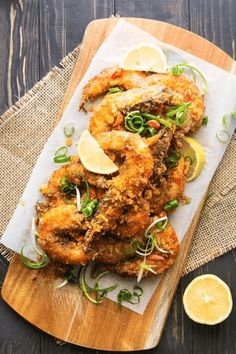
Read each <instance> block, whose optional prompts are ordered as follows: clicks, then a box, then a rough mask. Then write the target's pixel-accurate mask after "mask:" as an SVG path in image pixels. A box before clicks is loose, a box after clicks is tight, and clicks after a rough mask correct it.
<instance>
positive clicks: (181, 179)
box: [146, 156, 189, 214]
mask: <svg viewBox="0 0 236 354" xmlns="http://www.w3.org/2000/svg"><path fill="white" fill-rule="evenodd" d="M188 168H189V162H188V161H187V160H185V159H184V157H183V156H182V157H181V158H180V159H179V161H178V165H177V166H176V167H173V168H171V169H170V170H168V171H167V176H166V178H164V177H163V178H162V179H161V181H160V186H159V187H155V186H153V185H152V184H150V185H149V187H150V188H151V189H149V193H151V195H152V197H151V198H150V199H149V202H150V212H151V213H153V214H158V213H160V212H161V210H163V207H164V206H165V205H166V203H167V202H169V201H170V200H173V199H181V197H182V195H183V192H184V187H185V182H186V176H187V172H188ZM149 187H148V188H149ZM148 188H147V190H148ZM146 193H147V191H146Z"/></svg>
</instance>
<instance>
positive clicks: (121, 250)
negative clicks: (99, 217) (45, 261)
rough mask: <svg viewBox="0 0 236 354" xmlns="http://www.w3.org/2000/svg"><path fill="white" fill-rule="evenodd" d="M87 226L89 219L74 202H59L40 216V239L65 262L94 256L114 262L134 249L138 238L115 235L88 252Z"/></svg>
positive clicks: (50, 253) (81, 261)
mask: <svg viewBox="0 0 236 354" xmlns="http://www.w3.org/2000/svg"><path fill="white" fill-rule="evenodd" d="M87 228H88V221H86V219H85V218H84V216H83V215H82V214H80V213H79V212H78V210H77V209H76V207H75V206H74V205H60V206H58V207H55V208H52V209H50V210H48V211H47V212H46V213H45V214H44V215H43V216H42V217H41V219H40V222H39V225H38V242H39V244H40V246H41V247H42V249H43V250H44V251H45V252H46V254H47V255H48V256H49V257H50V258H51V259H52V260H53V261H58V262H61V263H63V264H86V263H88V262H89V261H91V260H94V259H96V260H97V261H99V262H105V263H108V264H115V263H117V262H119V261H121V260H124V259H127V258H128V257H129V256H130V255H132V253H134V251H135V249H134V247H133V245H132V243H133V241H135V242H136V241H137V238H136V239H135V240H133V239H131V240H129V241H128V242H126V243H124V242H123V241H119V240H117V239H114V238H112V237H106V238H105V237H103V238H101V239H99V240H98V242H96V241H95V242H94V245H93V249H92V250H90V252H89V253H85V252H84V250H83V242H84V233H85V231H86V229H87ZM140 239H141V238H140V237H139V240H140Z"/></svg>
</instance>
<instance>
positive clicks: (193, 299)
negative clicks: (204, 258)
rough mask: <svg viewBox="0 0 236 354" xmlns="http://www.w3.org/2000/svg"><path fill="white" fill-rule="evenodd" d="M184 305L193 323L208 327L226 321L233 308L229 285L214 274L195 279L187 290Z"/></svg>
mask: <svg viewBox="0 0 236 354" xmlns="http://www.w3.org/2000/svg"><path fill="white" fill-rule="evenodd" d="M183 304H184V309H185V311H186V313H187V315H188V316H189V317H190V318H191V319H192V320H193V321H195V322H197V323H203V324H207V325H215V324H217V323H220V322H222V321H224V320H225V319H226V318H227V317H228V316H229V314H230V312H231V310H232V307H233V301H232V296H231V292H230V289H229V287H228V285H227V284H226V283H225V282H224V281H223V280H221V279H220V278H218V277H217V276H216V275H213V274H205V275H201V276H199V277H197V278H195V279H194V280H193V281H192V282H191V283H190V284H189V285H188V286H187V288H186V289H185V292H184V296H183Z"/></svg>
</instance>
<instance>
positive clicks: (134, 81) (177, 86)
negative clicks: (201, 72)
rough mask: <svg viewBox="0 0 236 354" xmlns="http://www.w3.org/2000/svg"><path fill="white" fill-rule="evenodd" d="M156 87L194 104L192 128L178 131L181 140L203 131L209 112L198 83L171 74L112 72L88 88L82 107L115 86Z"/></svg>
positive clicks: (112, 70) (190, 123) (96, 80)
mask: <svg viewBox="0 0 236 354" xmlns="http://www.w3.org/2000/svg"><path fill="white" fill-rule="evenodd" d="M113 77H115V81H114V80H113ZM152 85H159V86H163V87H166V88H169V89H170V90H173V91H175V92H177V93H179V94H180V95H182V96H183V101H184V102H191V105H190V106H189V108H188V116H189V119H188V124H186V125H185V126H184V129H183V128H178V129H177V131H178V134H177V132H176V137H177V138H178V137H182V134H186V133H187V132H188V131H191V132H194V131H196V130H198V129H199V128H200V126H201V125H202V119H203V117H204V109H205V105H204V101H203V96H202V94H201V92H200V90H199V88H198V87H197V85H196V84H195V82H193V81H192V80H189V79H187V78H186V77H184V76H183V75H181V76H175V75H172V74H171V73H167V74H150V73H148V72H139V71H129V70H127V71H126V70H122V69H119V68H117V67H114V68H108V69H105V70H104V71H102V72H101V73H100V74H99V75H97V76H95V77H94V78H92V79H91V80H90V81H89V82H88V84H87V85H86V86H85V87H84V90H83V93H82V100H81V106H83V105H84V104H85V102H87V101H88V100H89V99H91V98H96V97H97V96H98V95H100V94H102V93H105V92H106V91H107V90H108V89H109V88H111V87H113V86H119V87H122V88H124V89H125V90H130V89H133V88H138V87H140V88H141V87H142V88H145V87H146V88H147V87H149V86H152ZM110 96H113V95H110ZM181 132H182V134H181Z"/></svg>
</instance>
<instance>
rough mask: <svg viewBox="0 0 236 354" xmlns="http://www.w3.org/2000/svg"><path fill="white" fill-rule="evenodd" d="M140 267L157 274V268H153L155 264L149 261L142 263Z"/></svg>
mask: <svg viewBox="0 0 236 354" xmlns="http://www.w3.org/2000/svg"><path fill="white" fill-rule="evenodd" d="M140 267H141V268H142V269H144V270H148V271H149V272H151V273H153V274H157V272H155V270H153V269H152V268H155V267H156V266H155V265H151V264H147V263H144V262H143V263H141V265H140Z"/></svg>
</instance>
